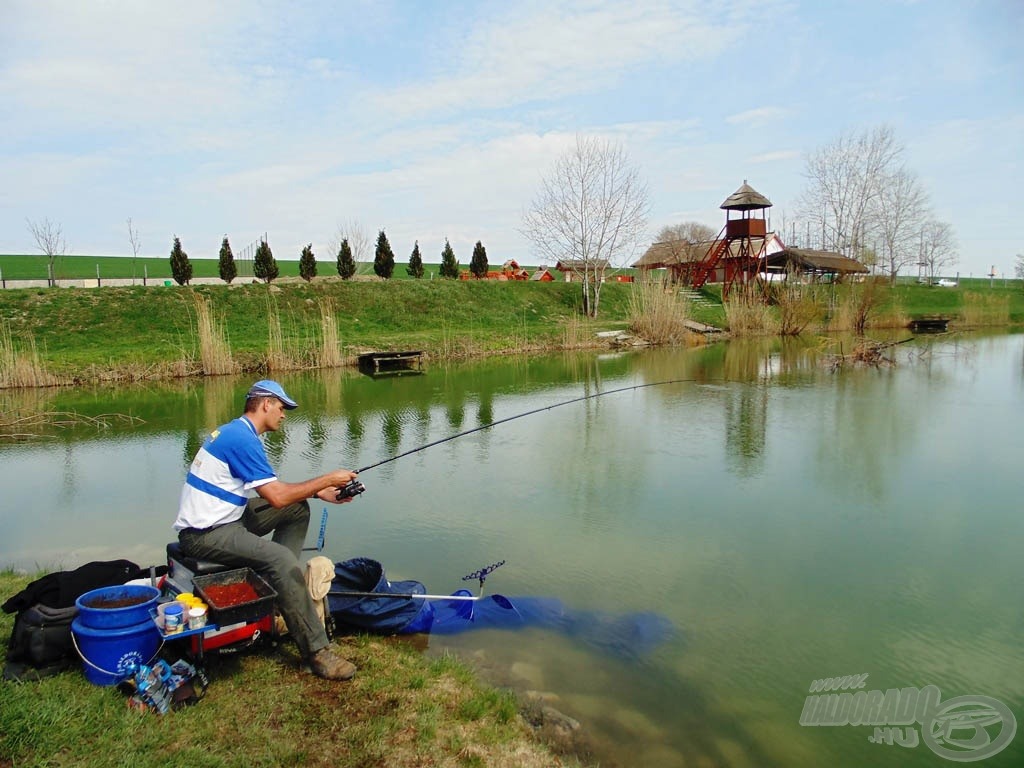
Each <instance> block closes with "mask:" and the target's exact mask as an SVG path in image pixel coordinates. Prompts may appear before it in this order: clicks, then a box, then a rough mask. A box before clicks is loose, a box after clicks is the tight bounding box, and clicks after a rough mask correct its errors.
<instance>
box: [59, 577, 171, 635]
mask: <svg viewBox="0 0 1024 768" xmlns="http://www.w3.org/2000/svg"><path fill="white" fill-rule="evenodd" d="M158 597H160V590H159V589H157V588H156V587H148V586H146V585H144V584H120V585H117V586H113V587H100V588H99V589H94V590H91V591H89V592H86V593H85V594H83V595H80V596H79V597H78V599H77V600H75V606H76V607H77V608H78V618H79V620H80V621H81V623H82V626H84V627H92V628H94V629H118V628H121V627H132V626H135V625H136V624H141V623H142V622H143V621H149V620H150V613H149V611H150V608H153V607H154V606H155V605H156V600H157V598H158Z"/></svg>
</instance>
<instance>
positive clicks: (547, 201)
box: [521, 136, 647, 317]
mask: <svg viewBox="0 0 1024 768" xmlns="http://www.w3.org/2000/svg"><path fill="white" fill-rule="evenodd" d="M646 224H647V187H646V185H645V184H643V182H641V180H640V176H639V174H638V172H637V170H636V168H635V167H634V166H633V165H632V163H631V162H630V160H629V157H628V156H627V154H626V151H625V150H624V149H623V148H622V146H621V145H619V144H617V143H613V142H611V141H607V140H604V139H599V138H592V137H584V136H577V137H576V143H575V145H574V146H573V147H571V148H570V149H568V150H567V151H566V152H565V153H563V154H562V156H561V157H560V158H559V159H558V160H557V161H556V162H555V165H554V168H553V169H552V171H551V173H550V174H549V175H548V176H547V177H545V178H544V179H543V180H542V181H541V190H540V192H539V193H538V195H537V196H536V198H534V201H533V204H532V206H531V208H530V210H529V211H527V212H526V213H525V214H524V215H523V226H522V229H521V232H522V233H523V235H524V236H525V237H526V238H527V239H529V240H530V241H531V242H532V243H533V244H534V246H535V247H536V248H537V250H538V251H540V253H541V255H542V256H543V257H545V258H548V259H551V260H552V261H555V262H561V263H562V264H563V265H565V266H567V267H568V268H569V269H570V270H571V271H572V274H573V276H574V277H576V278H578V279H579V280H580V283H581V286H582V298H583V311H584V313H586V314H587V315H589V316H591V317H597V310H598V305H599V304H600V300H601V280H602V278H603V276H604V272H605V269H606V268H607V267H609V266H612V265H614V264H615V262H620V263H625V262H627V261H628V260H629V259H630V258H632V256H633V255H634V253H635V252H636V249H637V247H638V246H639V245H640V242H641V239H642V238H644V236H645V229H646Z"/></svg>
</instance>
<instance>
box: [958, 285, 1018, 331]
mask: <svg viewBox="0 0 1024 768" xmlns="http://www.w3.org/2000/svg"><path fill="white" fill-rule="evenodd" d="M960 317H961V319H962V321H963V323H964V325H968V326H983V325H1008V324H1009V322H1010V297H1009V296H1007V295H1005V294H1002V295H1000V294H992V293H978V292H976V291H965V292H964V296H963V306H962V307H961V309H960Z"/></svg>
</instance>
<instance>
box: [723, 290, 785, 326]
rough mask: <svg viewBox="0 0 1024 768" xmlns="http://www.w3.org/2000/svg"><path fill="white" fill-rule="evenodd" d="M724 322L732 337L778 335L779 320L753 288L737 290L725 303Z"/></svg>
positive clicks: (758, 292)
mask: <svg viewBox="0 0 1024 768" xmlns="http://www.w3.org/2000/svg"><path fill="white" fill-rule="evenodd" d="M724 307H725V321H726V324H727V325H728V326H729V332H730V333H731V334H732V335H733V336H765V335H778V333H779V331H780V325H779V318H778V315H777V314H776V313H774V312H773V311H772V309H771V307H769V306H768V305H767V304H766V303H765V301H764V298H763V297H762V296H761V293H760V291H759V290H758V288H757V287H755V286H753V285H752V286H749V287H746V288H739V289H737V290H736V291H734V292H733V294H732V295H731V296H730V297H729V300H728V301H726V302H725V304H724Z"/></svg>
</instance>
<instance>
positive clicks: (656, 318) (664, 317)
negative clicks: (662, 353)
mask: <svg viewBox="0 0 1024 768" xmlns="http://www.w3.org/2000/svg"><path fill="white" fill-rule="evenodd" d="M689 318H690V303H689V301H687V300H686V299H685V298H683V297H682V296H680V295H679V294H678V293H677V292H676V290H675V288H674V287H672V286H671V285H666V283H665V281H663V280H650V281H644V282H639V283H634V284H633V290H632V292H631V293H630V296H629V330H630V331H631V332H632V333H634V334H635V335H637V336H639V337H640V338H642V339H644V340H645V341H648V342H650V343H651V344H677V343H680V342H682V341H685V340H686V339H687V338H688V337H689V336H690V335H691V333H690V331H689V330H688V329H687V327H686V321H687V320H689Z"/></svg>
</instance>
